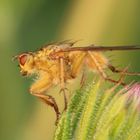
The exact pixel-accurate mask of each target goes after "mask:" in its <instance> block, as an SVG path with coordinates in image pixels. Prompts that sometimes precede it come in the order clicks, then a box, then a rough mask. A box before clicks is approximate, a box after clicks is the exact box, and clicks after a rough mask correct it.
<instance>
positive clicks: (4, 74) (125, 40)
mask: <svg viewBox="0 0 140 140" xmlns="http://www.w3.org/2000/svg"><path fill="white" fill-rule="evenodd" d="M139 5H140V1H139V0H123V1H122V0H59V1H58V0H30V1H29V0H24V1H18V0H11V1H10V0H9V1H8V0H0V140H52V139H53V133H54V131H55V125H54V121H55V114H54V112H53V110H52V109H51V108H50V107H46V105H44V104H43V103H42V102H39V101H38V100H37V99H36V98H35V97H33V96H31V95H30V94H29V90H28V89H29V86H30V84H31V83H32V80H31V79H26V78H23V77H21V76H20V73H19V68H18V67H17V63H16V62H12V60H11V59H12V56H14V55H16V54H18V53H21V52H25V51H35V50H37V49H38V48H40V46H41V45H42V44H45V43H49V42H53V41H54V42H55V41H63V40H67V39H72V40H80V41H79V43H78V45H87V44H93V43H94V44H96V45H139V44H140V8H139ZM105 55H106V56H110V55H112V57H111V58H110V59H111V62H112V63H113V64H114V65H115V66H118V65H119V67H120V68H123V67H126V66H128V65H129V70H130V71H140V62H139V61H140V52H139V51H133V52H108V53H105ZM131 80H136V81H140V78H139V77H138V76H133V77H131V78H127V81H131ZM50 94H53V91H52V93H51V91H50ZM54 96H55V97H56V98H57V102H59V103H61V102H62V97H61V95H58V94H55V92H54Z"/></svg>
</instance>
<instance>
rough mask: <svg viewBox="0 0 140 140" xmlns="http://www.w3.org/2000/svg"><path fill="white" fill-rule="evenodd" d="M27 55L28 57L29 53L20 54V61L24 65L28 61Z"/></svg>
mask: <svg viewBox="0 0 140 140" xmlns="http://www.w3.org/2000/svg"><path fill="white" fill-rule="evenodd" d="M27 57H28V56H27V54H22V55H20V56H19V62H20V64H21V65H24V64H25V63H26V61H27Z"/></svg>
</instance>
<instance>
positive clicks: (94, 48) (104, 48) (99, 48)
mask: <svg viewBox="0 0 140 140" xmlns="http://www.w3.org/2000/svg"><path fill="white" fill-rule="evenodd" d="M127 50H140V46H94V45H90V46H86V47H73V48H65V49H63V50H61V52H69V51H127Z"/></svg>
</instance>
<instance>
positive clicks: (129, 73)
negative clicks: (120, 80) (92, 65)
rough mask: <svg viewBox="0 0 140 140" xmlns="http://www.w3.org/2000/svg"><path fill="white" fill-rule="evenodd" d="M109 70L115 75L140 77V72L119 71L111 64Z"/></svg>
mask: <svg viewBox="0 0 140 140" xmlns="http://www.w3.org/2000/svg"><path fill="white" fill-rule="evenodd" d="M108 68H109V69H110V70H111V71H112V72H114V73H122V72H123V73H124V74H126V75H138V76H140V72H128V71H125V72H124V71H123V70H119V69H117V68H116V67H114V66H113V65H111V64H108Z"/></svg>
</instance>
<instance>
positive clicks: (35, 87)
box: [15, 41, 140, 120]
mask: <svg viewBox="0 0 140 140" xmlns="http://www.w3.org/2000/svg"><path fill="white" fill-rule="evenodd" d="M74 43H75V42H68V41H64V42H60V43H52V44H48V45H45V46H44V47H43V48H41V49H40V50H38V51H37V52H26V53H21V54H19V55H17V56H15V58H17V59H18V62H19V66H20V72H21V74H22V75H23V76H29V75H33V74H35V75H36V76H37V79H36V81H35V82H34V83H33V84H32V85H31V87H30V93H31V94H32V95H34V96H36V97H38V98H40V99H41V100H43V101H44V102H45V103H46V104H48V105H50V106H51V107H53V108H54V110H55V112H56V116H57V120H58V119H59V115H60V112H59V109H58V106H57V104H56V101H55V99H54V98H53V97H52V96H50V95H47V94H46V91H47V90H48V89H49V88H51V87H52V86H53V85H59V84H60V88H61V91H63V92H64V99H65V109H66V106H67V100H66V96H65V90H66V83H67V81H68V80H71V79H75V78H76V77H77V76H78V74H79V73H80V72H81V70H82V69H83V67H84V66H87V67H89V68H90V69H91V70H93V71H97V72H98V74H100V76H101V77H102V78H103V79H105V80H107V81H110V82H113V83H118V82H119V81H116V80H113V79H111V78H109V77H108V76H107V74H106V72H105V69H106V68H108V69H110V70H111V71H112V72H115V73H121V72H122V70H118V69H116V68H115V67H114V66H112V64H111V63H110V62H109V60H108V59H107V58H106V57H104V56H103V54H101V52H104V51H115V50H116V51H117V50H118V51H125V50H140V47H137V46H109V47H108V46H104V47H102V46H95V45H90V46H87V47H73V45H74ZM125 74H127V75H140V73H133V72H127V71H125ZM121 84H122V85H124V83H121Z"/></svg>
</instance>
